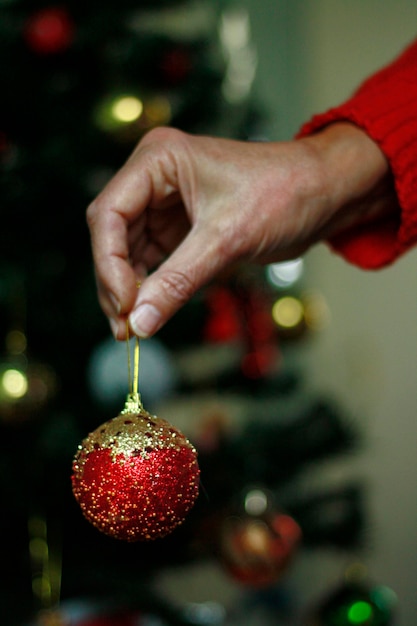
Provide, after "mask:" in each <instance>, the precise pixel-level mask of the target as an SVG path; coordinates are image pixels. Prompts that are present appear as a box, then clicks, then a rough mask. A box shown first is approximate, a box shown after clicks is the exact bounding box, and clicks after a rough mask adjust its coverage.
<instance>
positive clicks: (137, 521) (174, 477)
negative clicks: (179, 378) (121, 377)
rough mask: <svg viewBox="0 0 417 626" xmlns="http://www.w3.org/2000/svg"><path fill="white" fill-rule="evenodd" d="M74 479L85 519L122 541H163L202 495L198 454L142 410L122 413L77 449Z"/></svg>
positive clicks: (161, 421)
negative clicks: (200, 491) (200, 492)
mask: <svg viewBox="0 0 417 626" xmlns="http://www.w3.org/2000/svg"><path fill="white" fill-rule="evenodd" d="M72 469H73V473H72V477H71V481H72V490H73V494H74V496H75V498H76V500H77V502H78V504H79V505H80V507H81V510H82V512H83V515H84V516H85V517H86V519H87V520H89V521H90V522H91V523H92V524H93V525H94V526H95V527H96V528H98V529H99V530H100V531H101V532H103V533H105V534H106V535H109V536H111V537H113V538H115V539H121V540H124V541H130V542H133V541H147V540H152V539H158V538H162V537H164V536H166V535H168V534H169V533H171V532H172V531H173V530H174V529H175V528H176V527H177V526H178V525H179V524H181V523H182V522H183V521H184V519H185V517H186V515H187V513H188V512H189V510H190V509H191V508H192V506H193V505H194V503H195V500H196V498H197V496H198V492H199V477H200V470H199V466H198V461H197V452H196V450H195V448H194V447H193V445H192V444H191V443H190V442H189V441H188V439H187V438H186V437H185V436H184V435H183V434H182V433H181V432H180V431H179V430H178V429H176V428H175V427H173V426H172V425H171V424H170V423H169V422H167V421H165V420H164V419H162V418H159V417H157V416H155V415H150V414H149V413H148V412H147V411H146V410H145V409H143V408H142V407H140V408H139V409H138V410H137V411H133V412H126V411H122V412H121V413H120V414H119V415H118V416H117V417H114V418H113V419H110V420H109V421H107V422H105V423H104V424H103V425H101V426H99V427H98V428H97V429H96V430H94V431H93V432H91V433H90V434H89V435H88V436H87V437H86V438H85V439H84V440H83V441H82V443H81V444H80V445H79V446H78V450H77V452H76V454H75V457H74V460H73V465H72Z"/></svg>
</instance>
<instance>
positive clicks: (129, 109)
mask: <svg viewBox="0 0 417 626" xmlns="http://www.w3.org/2000/svg"><path fill="white" fill-rule="evenodd" d="M142 111H143V104H142V102H141V101H140V100H139V98H135V97H134V96H123V97H122V98H118V99H117V100H116V101H115V102H114V103H113V106H112V108H111V113H112V116H113V117H114V119H116V120H117V121H118V122H123V123H125V124H128V123H130V122H134V121H135V120H137V119H139V118H140V116H141V115H142Z"/></svg>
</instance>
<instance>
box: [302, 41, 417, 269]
mask: <svg viewBox="0 0 417 626" xmlns="http://www.w3.org/2000/svg"><path fill="white" fill-rule="evenodd" d="M342 120H348V121H351V122H353V123H355V124H356V125H357V126H360V127H361V128H363V129H364V130H365V131H366V132H367V134H368V135H369V136H370V137H371V138H372V139H373V140H374V141H376V142H377V143H378V145H379V146H380V148H381V149H382V151H383V152H384V154H385V156H386V158H387V159H388V161H389V163H390V166H391V169H392V172H393V175H394V181H395V187H396V192H397V196H398V202H399V205H400V209H401V216H400V222H399V221H398V211H395V216H394V212H393V217H392V219H386V220H384V221H383V222H378V223H375V224H370V225H366V226H358V227H356V228H353V229H351V230H349V231H347V232H344V233H343V234H341V235H338V236H337V237H335V238H334V239H332V240H331V241H330V244H331V246H332V247H333V248H334V249H335V250H336V251H337V252H338V253H340V254H341V255H343V256H344V258H345V259H346V260H348V261H350V262H351V263H354V264H356V265H359V266H360V267H362V268H363V269H377V268H380V267H384V266H386V265H388V264H390V263H392V262H393V261H395V260H396V259H397V258H398V257H399V256H400V255H402V254H403V253H404V252H406V251H407V250H408V249H409V248H411V247H412V246H413V245H415V244H417V40H416V41H415V42H414V43H413V44H412V45H410V46H408V47H407V48H406V49H405V50H404V52H403V53H402V54H401V55H400V56H399V57H397V58H396V59H395V60H394V61H393V62H392V63H390V64H389V65H387V66H386V67H384V68H383V69H381V70H380V71H378V72H377V73H376V74H374V75H373V76H371V77H370V78H368V79H367V80H366V81H365V82H364V83H363V84H362V85H361V86H360V87H359V89H358V90H357V91H356V92H355V93H354V94H353V96H352V97H351V98H350V99H349V100H347V101H346V102H345V103H344V104H342V105H340V106H338V107H335V108H332V109H330V110H329V111H327V112H325V113H323V114H320V115H316V116H315V117H313V118H312V120H311V121H310V122H307V123H306V124H304V126H303V127H302V128H301V131H300V133H299V135H298V136H303V135H308V134H311V133H313V132H314V131H316V130H318V129H320V128H322V127H324V126H326V125H327V124H329V123H330V122H334V121H342Z"/></svg>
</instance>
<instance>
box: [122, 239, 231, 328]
mask: <svg viewBox="0 0 417 626" xmlns="http://www.w3.org/2000/svg"><path fill="white" fill-rule="evenodd" d="M209 230H210V232H208V231H209ZM215 230H217V229H215ZM219 242H220V237H219V233H218V232H217V233H215V232H213V229H207V227H206V228H205V230H204V232H203V230H200V229H197V228H193V229H192V230H191V231H190V233H189V234H188V236H187V237H186V238H185V239H184V241H183V242H182V243H181V245H180V246H179V247H178V248H177V249H176V250H175V251H174V252H173V253H172V254H171V256H170V257H169V258H168V259H167V260H166V261H164V263H162V265H160V267H159V268H158V269H157V270H156V271H155V272H153V274H151V275H150V276H148V277H147V278H146V279H145V281H144V282H143V283H142V285H141V287H140V289H139V292H138V296H137V299H136V302H135V304H134V307H133V310H132V312H131V313H130V315H129V323H130V326H131V328H132V330H133V332H134V333H135V334H136V335H137V336H138V337H143V338H145V337H150V336H151V335H153V334H155V332H156V331H158V330H159V329H160V328H161V327H162V326H163V325H164V324H165V323H166V322H167V321H168V320H169V319H170V318H171V317H172V316H173V315H174V313H176V312H177V311H178V309H180V308H181V307H182V306H183V305H184V304H186V302H188V301H189V300H190V299H191V297H192V296H193V295H194V294H195V293H196V291H197V290H198V289H199V288H201V287H202V286H203V285H205V284H207V283H208V282H209V281H210V280H211V279H212V278H213V277H214V276H215V275H216V274H217V273H218V272H219V271H220V269H223V268H224V267H225V266H226V265H228V264H229V261H231V260H232V258H231V256H230V255H229V253H227V256H226V258H225V255H224V254H223V255H221V254H220V250H219V247H220V246H219Z"/></svg>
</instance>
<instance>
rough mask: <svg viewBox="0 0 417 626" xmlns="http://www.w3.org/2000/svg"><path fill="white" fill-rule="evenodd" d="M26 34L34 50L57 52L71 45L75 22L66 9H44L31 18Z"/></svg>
mask: <svg viewBox="0 0 417 626" xmlns="http://www.w3.org/2000/svg"><path fill="white" fill-rule="evenodd" d="M24 36H25V39H26V42H27V44H28V46H29V47H30V48H31V49H32V50H33V51H34V52H37V53H39V54H56V53H58V52H63V51H64V50H66V49H67V48H69V46H70V45H71V43H72V41H73V39H74V23H73V21H72V18H71V16H70V15H69V14H68V12H67V11H66V10H65V9H62V8H58V7H50V8H47V9H42V10H41V11H38V12H37V13H35V14H34V15H32V16H31V17H30V18H29V20H28V22H27V23H26V27H25V30H24Z"/></svg>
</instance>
